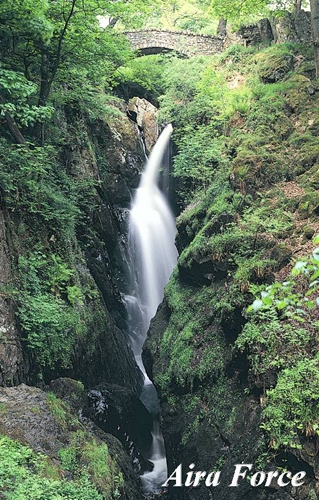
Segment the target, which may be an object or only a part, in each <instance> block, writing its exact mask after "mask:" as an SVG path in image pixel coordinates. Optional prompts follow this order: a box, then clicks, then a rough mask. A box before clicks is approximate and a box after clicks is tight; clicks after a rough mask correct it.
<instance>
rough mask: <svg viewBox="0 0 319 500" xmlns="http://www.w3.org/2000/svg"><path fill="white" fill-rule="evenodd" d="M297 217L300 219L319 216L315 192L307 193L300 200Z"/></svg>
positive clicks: (318, 204) (318, 205) (318, 203)
mask: <svg viewBox="0 0 319 500" xmlns="http://www.w3.org/2000/svg"><path fill="white" fill-rule="evenodd" d="M298 212H299V216H300V218H301V219H305V218H308V217H311V216H312V215H314V214H316V215H318V214H319V201H318V193H317V192H316V191H314V190H313V191H308V192H307V193H306V194H305V195H304V196H303V197H302V198H301V200H300V203H299V207H298Z"/></svg>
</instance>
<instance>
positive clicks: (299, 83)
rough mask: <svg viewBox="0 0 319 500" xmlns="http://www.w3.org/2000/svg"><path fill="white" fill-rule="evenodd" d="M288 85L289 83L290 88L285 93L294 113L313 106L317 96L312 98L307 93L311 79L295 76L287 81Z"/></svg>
mask: <svg viewBox="0 0 319 500" xmlns="http://www.w3.org/2000/svg"><path fill="white" fill-rule="evenodd" d="M287 83H289V85H290V88H289V89H287V91H286V92H285V100H286V102H287V104H288V106H289V107H290V108H291V109H292V110H293V111H294V112H298V111H301V110H304V109H305V108H307V107H308V106H313V101H314V100H315V99H316V96H310V95H309V94H308V92H307V89H308V87H309V86H310V85H311V80H309V78H307V77H306V76H304V75H298V74H297V75H296V74H295V75H293V76H292V77H290V78H289V80H287Z"/></svg>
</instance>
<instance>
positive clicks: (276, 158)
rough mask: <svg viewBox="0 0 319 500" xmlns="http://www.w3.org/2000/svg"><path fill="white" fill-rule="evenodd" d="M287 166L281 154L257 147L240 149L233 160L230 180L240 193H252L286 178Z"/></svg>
mask: <svg viewBox="0 0 319 500" xmlns="http://www.w3.org/2000/svg"><path fill="white" fill-rule="evenodd" d="M290 175H291V172H290V171H289V166H288V165H287V164H286V163H285V162H283V160H282V158H281V155H279V154H276V153H272V152H267V151H265V150H262V149H259V150H257V151H255V152H254V151H248V150H247V151H241V152H240V153H239V154H238V156H237V157H236V158H235V160H234V161H233V171H232V173H231V176H230V180H231V183H232V186H233V188H235V189H238V190H239V191H240V192H241V193H249V194H252V195H254V194H255V193H256V191H258V190H259V189H261V188H264V187H269V186H271V185H272V184H274V183H276V182H279V181H281V180H284V179H286V178H288V176H290Z"/></svg>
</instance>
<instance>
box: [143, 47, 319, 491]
mask: <svg viewBox="0 0 319 500" xmlns="http://www.w3.org/2000/svg"><path fill="white" fill-rule="evenodd" d="M311 52H312V51H311V50H309V49H308V48H307V47H304V46H297V45H293V44H284V45H275V46H272V47H270V48H266V49H264V50H262V51H260V52H258V51H257V50H256V49H251V48H250V49H244V48H242V47H231V48H230V49H228V51H226V52H225V53H224V54H222V55H221V56H220V57H218V58H217V57H215V58H207V59H203V58H195V59H193V60H190V61H188V62H185V61H179V62H176V63H175V64H176V66H177V67H178V68H179V71H176V66H175V68H171V69H169V70H168V72H167V82H168V85H167V91H166V94H165V95H164V96H163V97H162V113H163V115H164V117H165V118H168V119H171V120H173V124H174V125H175V128H176V132H175V140H176V143H177V156H176V157H175V166H174V174H175V177H176V178H177V181H178V187H179V200H180V205H181V209H182V211H181V214H180V215H179V217H178V219H177V226H178V236H177V242H178V247H179V251H180V257H179V261H178V268H177V269H176V271H175V272H174V273H173V275H172V277H171V279H170V282H169V284H168V286H167V288H166V294H165V301H164V304H163V305H162V308H161V310H160V312H159V313H158V314H157V316H156V317H155V320H154V321H153V323H152V325H151V329H150V336H149V340H148V342H147V347H146V353H145V359H146V361H147V363H148V366H149V371H150V372H152V373H153V376H154V380H155V383H156V385H157V387H158V389H159V391H160V393H161V398H162V404H163V429H164V434H165V438H166V442H167V447H168V455H169V460H170V467H171V469H172V470H173V468H174V466H176V465H178V464H179V463H183V464H184V465H185V467H186V470H187V467H188V465H189V464H190V463H192V462H194V463H195V464H196V470H213V469H217V470H221V469H223V470H224V471H225V472H224V474H225V477H226V478H227V477H228V475H229V474H231V473H232V471H233V465H234V464H236V463H239V462H245V463H254V464H255V467H256V468H257V469H258V468H259V469H260V468H262V467H267V466H270V465H271V464H272V467H279V466H287V467H288V468H290V469H293V470H306V471H307V477H308V482H310V483H311V484H312V486H309V485H308V486H305V487H303V488H298V489H297V490H296V491H295V490H293V491H290V493H289V495H290V496H285V495H287V493H286V492H284V491H282V490H281V491H278V492H277V493H276V494H275V496H272V495H273V494H274V490H273V489H272V488H268V489H266V490H265V489H262V488H259V489H257V490H256V489H251V488H250V487H249V485H248V483H245V484H243V486H242V488H239V489H237V488H236V491H234V490H233V489H229V488H228V487H227V484H228V483H227V482H225V483H223V484H222V485H221V486H220V487H219V488H217V489H211V490H209V488H205V487H204V486H203V487H200V488H197V489H196V490H195V489H193V490H191V489H188V490H186V489H185V490H184V491H177V490H176V491H175V493H174V495H175V496H176V498H187V499H189V498H192V499H193V498H194V499H195V498H196V499H206V498H207V499H208V498H218V500H222V499H224V498H225V499H226V498H227V499H229V498H231V499H233V498H234V499H239V498H244V497H245V498H254V499H255V498H256V499H257V498H258V499H264V498H278V499H279V498H280V499H284V498H298V499H299V498H309V499H310V498H313V497H312V496H311V495H315V497H314V498H317V496H316V494H315V493H314V492H315V490H313V488H316V486H315V484H316V483H313V482H312V480H313V477H314V474H315V469H316V460H317V459H316V448H315V444H314V443H315V440H316V436H317V431H316V429H317V426H316V424H315V421H313V422H312V423H313V424H315V425H314V426H312V428H311V429H312V430H311V431H310V430H309V429H310V427H309V426H308V431H306V429H305V428H304V427H303V426H302V425H300V420H299V421H298V422H297V421H296V420H295V419H296V418H297V417H296V414H294V412H291V411H289V410H287V408H289V404H288V403H289V399H290V398H291V397H293V398H298V394H299V398H301V399H302V403H301V404H300V405H299V407H300V408H301V411H302V405H304V410H305V414H308V415H309V412H308V413H307V411H308V410H306V408H307V407H308V406H307V405H308V404H309V398H310V399H311V401H312V404H313V407H312V411H311V412H310V414H311V415H312V417H311V418H313V419H314V415H315V414H316V409H317V410H318V409H319V407H318V395H317V390H316V387H317V384H316V383H315V382H314V384H313V385H312V392H311V391H310V392H311V394H310V393H309V392H308V393H307V394H308V396H307V398H305V397H303V396H302V394H303V391H304V389H305V385H303V384H302V383H301V380H302V377H305V371H304V370H302V369H301V367H299V368H300V369H299V368H298V363H299V361H300V359H301V358H302V359H303V360H304V363H305V364H306V365H307V366H308V371H309V370H310V369H311V367H312V366H313V370H312V373H315V371H316V369H315V368H314V365H313V364H314V363H316V361H315V360H313V358H314V353H315V351H316V346H317V344H318V340H317V339H318V324H317V323H313V318H312V320H306V321H305V322H303V323H300V322H298V321H293V320H291V319H289V318H285V317H284V316H283V315H282V313H281V312H280V311H279V310H276V309H274V310H273V311H272V312H271V311H270V312H267V313H263V314H261V315H259V316H258V315H257V314H255V315H253V314H250V315H249V314H248V313H247V312H246V309H247V306H248V305H249V304H250V303H251V302H252V300H253V294H252V292H255V293H257V294H258V293H260V290H262V288H260V287H262V286H263V284H267V283H268V284H269V283H272V282H273V281H275V280H276V279H279V280H281V281H283V280H285V279H286V276H287V275H288V273H289V266H290V264H289V263H290V262H293V261H294V260H296V259H298V258H299V257H300V256H302V255H304V254H307V253H309V252H311V249H312V248H313V244H312V242H311V238H312V236H313V235H314V234H315V233H316V232H318V230H319V218H318V215H319V211H318V191H317V189H318V185H317V175H318V166H319V165H318V161H319V158H318V156H317V152H318V151H317V150H318V138H317V132H318V131H317V128H316V123H317V122H318V120H319V100H318V98H319V92H318V87H317V82H314V81H312V80H311V76H312V75H313V63H312V53H311ZM183 68H184V69H183ZM174 72H175V74H176V73H177V74H178V78H177V77H176V76H175V75H174ZM181 75H185V76H181ZM178 79H179V80H178ZM310 321H311V324H310ZM243 328H244V330H243ZM287 368H289V369H290V370H291V373H290V374H289V373H288V372H287V371H285V370H286V369H287ZM285 377H286V382H287V380H288V378H289V390H288V391H286V392H285V390H284V389H283V387H284V386H285ZM277 381H278V391H279V384H280V385H281V387H282V390H281V393H280V395H279V393H278V394H277V399H276V396H275V397H273V399H271V397H270V396H269V398H268V399H267V390H268V389H270V388H274V387H276V384H277ZM274 400H275V403H274V404H273V406H274V405H275V407H276V408H277V411H278V412H282V414H281V417H282V418H281V420H280V418H277V419H276V418H275V415H274V414H273V415H272V416H270V417H269V415H268V417H267V411H270V410H269V408H270V405H271V401H274ZM295 403H296V402H295ZM267 405H268V406H267ZM267 408H268V410H267ZM273 411H275V410H273ZM283 420H284V421H285V422H286V423H287V421H288V424H287V425H286V427H284V424H283ZM289 422H290V423H289ZM298 423H299V427H298V425H297V424H298ZM276 425H278V426H282V427H281V430H282V433H280V432H277V434H276V437H275V426H276ZM294 426H295V427H296V428H297V427H298V429H297V431H296V432H297V435H299V444H300V445H301V450H298V449H297V450H296V447H294V446H293V443H292V440H291V439H290V440H289V438H287V435H285V432H284V429H286V432H287V428H288V429H291V428H292V427H294ZM261 427H262V428H261ZM278 436H279V437H278ZM285 436H286V437H285ZM307 436H308V437H307ZM276 440H277V441H276ZM274 448H276V450H274ZM298 448H300V446H298ZM267 464H268V465H267ZM311 492H312V493H311ZM300 495H301V496H300ZM309 495H310V496H309Z"/></svg>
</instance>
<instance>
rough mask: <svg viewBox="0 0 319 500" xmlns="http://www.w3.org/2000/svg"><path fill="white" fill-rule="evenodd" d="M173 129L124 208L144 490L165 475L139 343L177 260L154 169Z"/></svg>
mask: <svg viewBox="0 0 319 500" xmlns="http://www.w3.org/2000/svg"><path fill="white" fill-rule="evenodd" d="M172 131H173V128H172V126H171V125H168V126H167V127H166V128H165V129H164V131H163V132H162V133H161V135H160V137H159V138H158V141H157V143H156V144H155V146H154V148H153V150H152V152H151V155H150V157H149V159H148V161H147V162H146V166H145V170H144V172H143V173H142V176H141V180H140V184H139V187H138V189H137V190H136V193H135V196H134V198H133V202H132V206H131V209H130V214H129V232H128V264H129V274H130V279H129V283H130V289H129V293H128V294H127V295H125V297H124V298H125V303H126V308H127V312H128V321H129V336H130V342H131V347H132V350H133V353H134V356H135V359H136V362H137V364H138V366H139V368H140V369H141V371H142V373H143V375H144V386H143V389H142V393H141V396H140V399H141V401H142V402H143V403H144V405H145V406H146V408H147V409H148V411H149V412H150V413H151V415H152V416H153V431H152V445H151V449H150V452H149V461H150V462H151V463H152V464H153V470H152V471H150V472H145V473H144V474H143V475H142V476H141V481H142V489H143V493H144V494H145V495H146V496H150V495H154V494H157V493H160V492H161V489H162V488H161V485H162V484H163V482H165V480H166V478H167V464H166V454H165V444H164V439H163V436H162V432H161V429H160V425H159V412H160V407H159V401H158V397H157V394H156V390H155V387H154V385H153V384H152V382H151V380H150V379H149V378H148V376H147V374H146V372H145V368H144V365H143V362H142V349H143V344H144V341H145V339H146V335H147V331H148V328H149V325H150V321H151V319H152V318H153V317H154V316H155V313H156V310H157V307H158V306H159V304H160V303H161V301H162V300H163V296H164V287H165V285H166V284H167V282H168V280H169V277H170V275H171V273H172V271H173V269H174V267H175V266H176V263H177V250H176V247H175V243H174V242H175V234H176V226H175V221H174V217H173V214H172V212H171V210H170V207H169V204H168V201H167V199H166V197H165V195H164V194H163V193H162V192H161V190H160V189H159V187H158V178H159V171H160V168H161V167H162V161H163V158H164V155H165V151H166V149H167V147H168V145H169V141H170V136H171V133H172Z"/></svg>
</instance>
